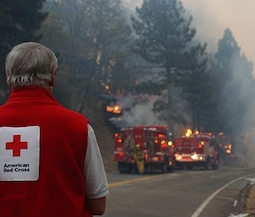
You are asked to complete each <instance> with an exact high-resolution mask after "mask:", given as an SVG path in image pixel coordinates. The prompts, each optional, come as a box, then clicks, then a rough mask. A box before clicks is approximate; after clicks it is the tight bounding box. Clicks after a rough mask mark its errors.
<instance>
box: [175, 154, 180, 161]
mask: <svg viewBox="0 0 255 217" xmlns="http://www.w3.org/2000/svg"><path fill="white" fill-rule="evenodd" d="M174 156H175V160H177V161H180V160H182V156H181V155H180V154H175V155H174Z"/></svg>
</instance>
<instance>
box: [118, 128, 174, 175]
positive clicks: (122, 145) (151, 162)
mask: <svg viewBox="0 0 255 217" xmlns="http://www.w3.org/2000/svg"><path fill="white" fill-rule="evenodd" d="M114 161H115V162H117V164H118V170H119V172H120V173H124V172H127V173H131V172H132V171H136V172H139V173H141V174H142V173H144V172H149V171H153V170H161V171H162V172H170V171H173V170H174V168H175V159H174V147H173V145H172V141H171V139H170V134H169V132H168V129H167V127H166V126H164V125H149V126H147V125H139V126H134V127H129V128H123V129H121V130H120V132H119V133H115V145H114Z"/></svg>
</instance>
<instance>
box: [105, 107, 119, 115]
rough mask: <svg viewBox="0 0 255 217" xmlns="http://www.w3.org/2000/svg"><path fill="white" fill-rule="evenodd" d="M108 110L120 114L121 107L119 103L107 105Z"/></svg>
mask: <svg viewBox="0 0 255 217" xmlns="http://www.w3.org/2000/svg"><path fill="white" fill-rule="evenodd" d="M106 111H107V112H111V113H114V114H120V113H121V107H120V106H119V105H114V106H110V105H107V106H106Z"/></svg>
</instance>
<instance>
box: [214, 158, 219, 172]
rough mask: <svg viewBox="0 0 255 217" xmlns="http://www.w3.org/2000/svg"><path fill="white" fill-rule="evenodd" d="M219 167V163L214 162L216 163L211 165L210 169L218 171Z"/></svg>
mask: <svg viewBox="0 0 255 217" xmlns="http://www.w3.org/2000/svg"><path fill="white" fill-rule="evenodd" d="M219 166H220V161H219V160H216V162H215V163H214V164H213V165H212V169H213V170H217V169H219Z"/></svg>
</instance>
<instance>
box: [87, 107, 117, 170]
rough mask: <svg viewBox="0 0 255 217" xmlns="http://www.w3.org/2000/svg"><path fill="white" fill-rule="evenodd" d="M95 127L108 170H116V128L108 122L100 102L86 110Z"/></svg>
mask: <svg viewBox="0 0 255 217" xmlns="http://www.w3.org/2000/svg"><path fill="white" fill-rule="evenodd" d="M84 114H85V116H86V117H87V118H88V119H89V121H90V124H91V126H92V127H93V128H94V130H95V133H96V136H97V140H98V144H99V147H100V150H101V154H102V157H103V160H104V164H105V169H106V171H108V172H109V171H116V168H117V166H116V163H115V162H114V161H113V148H114V147H113V146H114V139H113V136H114V132H115V130H114V128H113V126H112V125H111V124H110V123H109V122H107V120H106V117H105V111H104V107H103V105H102V104H101V103H100V102H97V103H96V102H95V103H94V106H93V108H91V107H87V108H86V109H85V111H84Z"/></svg>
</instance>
